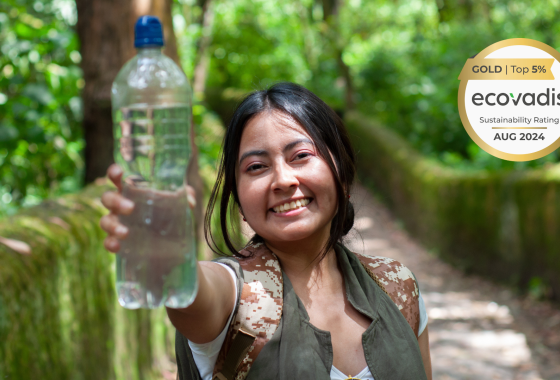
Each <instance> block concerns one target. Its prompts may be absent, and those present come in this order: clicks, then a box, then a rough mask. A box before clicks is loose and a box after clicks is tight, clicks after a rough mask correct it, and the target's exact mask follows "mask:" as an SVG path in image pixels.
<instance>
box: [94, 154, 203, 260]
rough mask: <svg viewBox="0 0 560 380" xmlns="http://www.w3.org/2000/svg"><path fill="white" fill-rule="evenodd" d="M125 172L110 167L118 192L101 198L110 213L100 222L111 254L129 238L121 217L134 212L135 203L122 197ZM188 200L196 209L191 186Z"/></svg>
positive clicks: (108, 174)
mask: <svg viewBox="0 0 560 380" xmlns="http://www.w3.org/2000/svg"><path fill="white" fill-rule="evenodd" d="M122 175H123V171H122V169H121V168H120V166H118V165H117V164H113V165H111V166H109V168H108V169H107V177H109V179H110V180H111V182H113V184H115V186H116V187H117V191H106V192H105V193H104V194H103V195H102V196H101V203H103V206H105V207H106V208H107V209H108V210H109V211H110V212H109V214H107V215H105V216H103V217H102V218H101V221H100V225H101V228H102V229H103V230H104V231H105V232H107V234H108V236H107V237H106V238H105V240H104V242H103V245H104V246H105V249H107V250H108V251H110V252H114V253H117V252H119V250H120V241H121V240H124V239H126V237H127V236H128V233H129V231H128V228H127V227H126V226H125V225H123V224H122V223H120V222H119V215H130V214H131V213H132V212H133V210H134V202H132V201H131V200H130V199H127V198H125V197H124V196H122V191H123V188H122V181H121V180H122ZM187 199H188V203H189V206H190V207H191V209H192V208H194V207H195V205H196V201H195V199H196V198H195V192H194V189H193V188H192V187H191V186H187Z"/></svg>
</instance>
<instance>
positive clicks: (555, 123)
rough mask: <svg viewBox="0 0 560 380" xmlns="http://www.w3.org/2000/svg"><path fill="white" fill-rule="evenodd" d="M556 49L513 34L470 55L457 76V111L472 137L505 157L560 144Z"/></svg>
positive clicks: (542, 152) (528, 156)
mask: <svg viewBox="0 0 560 380" xmlns="http://www.w3.org/2000/svg"><path fill="white" fill-rule="evenodd" d="M559 61H560V53H559V52H558V51H557V50H555V49H553V48H552V47H550V46H548V45H546V44H544V43H542V42H539V41H535V40H530V39H526V38H512V39H509V40H504V41H500V42H497V43H495V44H493V45H490V46H488V47H487V48H486V49H484V50H483V51H481V52H480V53H479V54H477V55H476V56H475V57H473V58H469V59H468V60H467V62H466V64H465V66H464V67H463V70H462V71H461V74H460V75H459V80H461V84H460V85H459V114H460V115H461V121H462V122H463V126H464V127H465V129H466V131H467V133H468V134H469V136H470V137H471V139H472V140H473V141H474V142H475V143H476V144H477V145H478V146H479V147H480V148H482V149H483V150H485V151H486V152H488V153H490V154H491V155H493V156H496V157H498V158H501V159H504V160H509V161H530V160H535V159H537V158H541V157H543V156H546V155H547V154H549V153H551V152H553V151H554V150H556V149H557V148H558V147H560V62H559Z"/></svg>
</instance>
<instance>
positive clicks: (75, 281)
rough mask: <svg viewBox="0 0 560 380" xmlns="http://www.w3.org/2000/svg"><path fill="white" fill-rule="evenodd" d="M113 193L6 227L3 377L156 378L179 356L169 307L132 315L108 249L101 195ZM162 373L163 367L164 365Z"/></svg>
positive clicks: (62, 204) (1, 295)
mask: <svg viewBox="0 0 560 380" xmlns="http://www.w3.org/2000/svg"><path fill="white" fill-rule="evenodd" d="M108 189H109V187H108V186H89V187H87V188H86V189H85V190H84V191H82V192H80V193H77V194H71V195H66V196H64V197H61V198H58V199H51V200H48V201H45V202H43V203H42V204H41V205H39V206H35V207H31V208H28V209H25V210H21V211H20V212H18V214H17V215H14V216H11V217H8V218H4V219H3V220H2V221H0V236H2V237H7V238H11V239H16V240H19V241H22V242H25V243H27V244H28V245H29V246H30V248H31V254H30V255H22V254H20V253H18V252H16V251H15V250H12V249H10V248H8V247H7V246H5V245H3V244H0V262H2V265H0V342H2V344H0V378H1V379H5V378H6V379H14V380H19V379H22V380H23V379H46V380H47V379H49V380H50V379H53V380H55V379H57V380H58V379H76V380H100V379H106V380H114V379H118V380H121V379H122V380H124V379H127V380H149V379H157V378H159V379H161V372H159V376H156V375H158V374H157V373H156V370H157V369H163V365H164V364H165V360H168V359H167V358H168V357H172V356H173V354H172V352H173V335H174V332H175V329H174V328H173V327H172V326H171V325H170V322H169V320H168V319H167V318H166V315H165V309H158V310H141V311H136V310H135V311H131V310H126V309H124V308H122V307H121V306H119V305H118V303H117V301H116V296H115V295H116V292H115V288H114V283H115V282H114V276H115V273H114V255H112V254H110V253H108V252H107V251H106V250H105V249H104V248H103V239H104V238H105V233H104V232H103V231H102V230H101V228H100V226H99V222H98V221H99V219H100V218H101V216H102V215H104V214H105V213H107V210H106V209H105V208H104V207H103V206H102V205H101V202H100V200H99V197H100V195H101V194H102V193H103V192H104V191H106V190H108ZM158 367H159V368H158Z"/></svg>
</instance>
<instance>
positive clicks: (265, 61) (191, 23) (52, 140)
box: [0, 0, 560, 216]
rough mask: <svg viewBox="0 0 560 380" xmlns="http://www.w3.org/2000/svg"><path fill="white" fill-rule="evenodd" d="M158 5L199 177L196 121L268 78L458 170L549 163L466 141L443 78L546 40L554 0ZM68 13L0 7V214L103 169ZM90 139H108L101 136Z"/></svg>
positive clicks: (557, 36)
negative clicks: (166, 11)
mask: <svg viewBox="0 0 560 380" xmlns="http://www.w3.org/2000/svg"><path fill="white" fill-rule="evenodd" d="M167 3H169V6H170V7H171V10H170V12H171V20H170V21H171V24H172V26H173V29H172V30H174V35H175V40H176V46H177V52H178V57H174V58H176V59H180V64H181V66H182V68H183V69H184V71H185V73H186V74H187V76H188V77H189V78H191V79H193V77H194V73H195V70H196V67H197V64H199V63H200V61H203V64H202V66H201V67H202V69H203V71H204V72H203V73H202V77H203V78H204V79H202V80H200V79H199V81H198V83H195V87H197V85H198V88H195V95H196V97H195V99H196V101H195V105H194V107H193V113H194V116H195V123H196V124H197V125H198V126H199V127H197V128H198V129H197V131H196V132H197V137H196V144H197V146H198V147H199V150H200V160H199V161H200V162H199V164H200V171H201V173H203V176H204V173H207V174H208V175H210V176H211V173H212V170H213V168H215V162H216V159H217V155H218V152H219V145H220V143H221V138H220V136H221V133H220V131H216V130H210V131H209V130H201V129H200V125H201V124H202V119H203V117H209V118H211V117H213V116H221V117H222V119H224V122H227V116H228V112H231V108H232V107H233V106H234V104H235V102H237V101H238V100H239V99H240V98H241V97H242V95H243V94H246V93H247V92H249V91H252V90H255V89H261V88H263V87H265V86H267V85H270V84H272V83H275V82H278V81H293V82H296V83H300V84H302V85H304V86H306V87H307V88H309V89H311V90H312V91H314V92H315V93H317V94H318V95H319V96H320V97H321V98H322V99H324V100H325V101H326V102H327V103H328V104H329V105H331V106H332V107H333V108H335V109H336V110H337V111H338V112H340V113H341V114H344V112H346V111H348V110H350V109H358V110H360V111H362V112H363V113H365V114H367V115H369V116H373V117H375V118H376V119H377V120H379V121H380V122H381V123H383V124H384V125H385V126H387V127H389V128H391V129H393V130H394V131H397V132H398V133H399V134H400V135H401V136H403V137H404V138H406V139H407V140H408V141H409V142H410V143H412V144H413V146H414V147H416V148H417V149H418V150H419V151H420V152H422V153H423V154H424V155H426V156H429V157H431V158H433V159H435V160H438V161H440V162H442V163H443V164H446V165H451V166H453V167H454V168H459V169H461V170H464V171H469V170H478V169H484V170H488V171H495V170H502V169H506V170H515V169H522V168H524V167H529V166H530V167H541V166H543V165H546V164H547V163H549V162H557V161H558V154H557V152H553V153H552V154H550V155H548V156H546V157H544V158H542V159H540V160H536V161H531V162H526V163H513V162H508V161H503V160H500V159H497V158H494V157H492V156H490V155H488V154H487V153H486V152H484V151H482V150H480V149H479V148H478V147H477V146H476V145H475V144H474V143H473V142H472V141H471V140H470V138H469V136H468V135H467V134H466V132H465V131H464V128H463V127H462V125H461V121H460V119H459V115H458V112H457V89H458V85H459V81H458V80H457V76H458V73H459V72H460V70H461V68H462V66H463V65H464V63H465V60H466V59H467V58H468V57H471V56H473V55H475V54H477V53H478V52H479V51H481V50H482V49H483V48H485V47H486V46H488V45H490V44H492V43H494V42H497V41H500V40H503V39H507V38H513V37H525V38H533V39H536V40H539V41H543V42H545V43H547V44H549V45H551V46H552V47H555V48H558V47H560V23H557V22H556V20H557V19H558V16H560V7H559V6H558V1H554V0H547V1H539V2H526V1H505V0H493V1H478V0H412V1H396V0H376V1H365V0H348V1H337V0H323V1H319V0H285V1H282V2H276V1H269V0H236V1H226V0H174V1H171V2H170V1H168V2H167ZM107 4H108V6H109V8H110V3H107ZM115 4H116V3H115ZM115 6H116V5H115ZM108 11H110V10H108ZM77 22H78V12H77V6H76V3H75V2H74V1H73V0H7V1H3V2H2V3H1V4H0V49H1V52H2V55H1V56H0V178H1V181H0V216H5V215H11V214H14V213H15V212H16V211H17V210H18V209H19V208H20V207H26V206H32V205H35V204H38V203H40V202H41V201H42V200H43V199H45V198H47V197H49V196H57V195H60V194H64V193H71V192H76V191H78V190H79V189H81V188H82V187H83V186H84V185H85V184H87V183H88V182H91V181H92V180H93V179H95V178H96V177H98V176H102V175H103V174H104V168H106V166H107V162H106V161H107V158H104V159H103V157H99V156H98V155H92V156H91V157H88V156H87V155H86V154H85V147H86V140H85V132H84V127H83V125H82V121H83V115H84V111H83V110H84V102H83V99H82V97H81V94H82V92H83V90H84V87H85V86H86V82H85V80H84V74H83V71H82V68H81V67H82V66H83V65H84V62H83V61H82V52H83V47H82V48H81V46H80V38H79V36H78V32H77V29H78V28H77ZM99 22H101V20H92V24H91V25H92V26H93V25H95V24H96V23H99ZM168 30H169V29H168ZM84 33H86V34H87V33H89V34H92V33H94V31H93V30H92V31H89V32H88V31H85V32H84ZM130 33H132V30H130ZM168 37H169V36H168ZM90 38H91V39H93V38H95V37H93V36H92V37H90ZM97 38H103V37H102V36H98V37H97ZM128 49H131V47H128ZM99 54H100V55H101V54H102V53H101V52H99ZM201 55H202V56H201ZM179 57H180V58H179ZM96 59H97V60H110V57H103V56H100V57H97V58H96ZM117 69H118V68H117ZM201 81H202V83H200V82H201ZM109 130H110V129H109ZM101 138H104V139H105V141H106V145H107V146H112V142H111V140H112V136H111V135H110V134H107V133H106V134H105V135H104V136H101ZM109 159H110V158H109ZM96 160H98V161H100V162H99V163H96V162H94V161H96ZM96 167H97V169H95V168H96Z"/></svg>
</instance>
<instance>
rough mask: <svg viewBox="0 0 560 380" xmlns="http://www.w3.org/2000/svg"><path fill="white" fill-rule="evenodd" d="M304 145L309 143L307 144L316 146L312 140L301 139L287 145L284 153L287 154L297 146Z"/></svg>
mask: <svg viewBox="0 0 560 380" xmlns="http://www.w3.org/2000/svg"><path fill="white" fill-rule="evenodd" d="M303 143H307V144H311V145H314V144H313V141H311V140H309V139H299V140H295V141H292V142H291V143H289V144H287V145H286V146H285V147H284V149H283V151H284V153H286V152H287V151H289V150H290V149H293V148H294V147H296V146H297V145H299V144H303Z"/></svg>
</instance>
